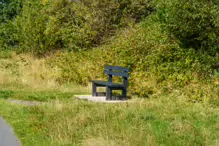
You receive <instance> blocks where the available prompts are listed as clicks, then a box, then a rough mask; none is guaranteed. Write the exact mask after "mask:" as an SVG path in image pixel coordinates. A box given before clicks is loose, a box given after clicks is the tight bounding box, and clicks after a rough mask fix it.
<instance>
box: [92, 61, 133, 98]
mask: <svg viewBox="0 0 219 146" xmlns="http://www.w3.org/2000/svg"><path fill="white" fill-rule="evenodd" d="M128 72H129V69H128V68H126V67H120V66H109V65H106V66H104V74H106V75H108V81H101V80H92V81H91V82H92V96H97V87H106V100H114V99H113V97H112V90H122V98H123V99H125V98H126V96H127V88H128V76H129V75H128ZM113 76H119V77H122V79H123V81H122V83H121V84H119V83H113V82H112V77H113Z"/></svg>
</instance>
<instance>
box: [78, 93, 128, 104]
mask: <svg viewBox="0 0 219 146" xmlns="http://www.w3.org/2000/svg"><path fill="white" fill-rule="evenodd" d="M75 97H76V98H78V99H86V100H88V101H92V102H103V103H124V102H128V100H119V99H118V100H106V96H92V95H75ZM115 98H116V97H115Z"/></svg>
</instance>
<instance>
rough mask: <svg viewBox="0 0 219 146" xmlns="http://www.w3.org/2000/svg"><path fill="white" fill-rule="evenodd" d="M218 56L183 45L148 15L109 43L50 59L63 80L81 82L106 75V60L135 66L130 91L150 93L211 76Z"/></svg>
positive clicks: (181, 85) (168, 89)
mask: <svg viewBox="0 0 219 146" xmlns="http://www.w3.org/2000/svg"><path fill="white" fill-rule="evenodd" d="M217 60H218V58H214V57H211V56H209V54H207V53H205V52H196V51H195V49H189V50H185V49H183V48H180V46H179V44H178V41H177V40H174V39H172V38H169V37H168V33H167V32H163V31H162V28H161V26H160V24H159V23H155V22H154V21H153V20H152V19H148V20H147V21H145V22H142V23H141V25H140V26H139V25H138V26H135V27H134V28H129V29H127V30H124V31H123V32H122V33H121V34H120V35H119V36H118V38H116V39H115V40H114V41H113V42H112V43H111V44H109V45H104V46H102V47H100V48H96V49H93V50H91V51H87V52H83V53H82V52H79V53H65V54H63V53H58V54H57V55H56V56H55V57H54V58H53V59H51V60H50V61H49V63H50V65H51V66H58V67H59V68H60V69H61V75H60V79H59V81H62V82H66V81H68V82H69V81H73V82H76V83H79V84H87V83H88V82H89V80H91V79H104V78H106V77H104V74H103V66H104V65H105V64H110V65H121V66H127V67H129V68H131V70H132V71H131V77H130V79H129V85H130V87H129V91H130V93H131V94H137V95H139V96H141V97H146V96H149V95H154V94H157V93H159V92H160V93H161V92H162V93H167V92H169V91H171V90H173V89H177V88H180V87H185V86H187V85H189V84H192V83H197V82H199V80H202V79H210V78H211V76H212V73H213V72H212V69H211V65H212V64H213V63H214V62H216V61H217ZM63 64H65V65H63ZM117 81H119V80H117Z"/></svg>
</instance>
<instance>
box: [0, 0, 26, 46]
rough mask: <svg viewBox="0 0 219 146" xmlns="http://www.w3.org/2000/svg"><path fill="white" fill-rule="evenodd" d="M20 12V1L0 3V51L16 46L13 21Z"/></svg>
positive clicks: (3, 0) (8, 0)
mask: <svg viewBox="0 0 219 146" xmlns="http://www.w3.org/2000/svg"><path fill="white" fill-rule="evenodd" d="M21 11H22V0H2V1H1V2H0V49H1V48H8V47H12V46H15V45H17V43H18V41H17V36H16V35H17V33H16V28H15V27H14V22H13V20H14V19H15V18H16V16H17V15H18V14H20V12H21Z"/></svg>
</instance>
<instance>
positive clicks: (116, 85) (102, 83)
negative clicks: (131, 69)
mask: <svg viewBox="0 0 219 146" xmlns="http://www.w3.org/2000/svg"><path fill="white" fill-rule="evenodd" d="M92 82H93V83H95V84H96V85H97V86H109V87H115V88H124V87H125V86H124V85H123V84H116V83H112V82H107V81H100V80H93V81H92Z"/></svg>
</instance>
